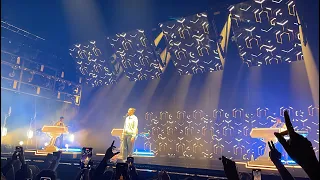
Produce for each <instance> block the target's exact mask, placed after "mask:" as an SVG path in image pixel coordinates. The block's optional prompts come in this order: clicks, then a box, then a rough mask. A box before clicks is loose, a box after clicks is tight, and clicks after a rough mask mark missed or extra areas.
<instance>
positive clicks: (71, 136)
mask: <svg viewBox="0 0 320 180" xmlns="http://www.w3.org/2000/svg"><path fill="white" fill-rule="evenodd" d="M68 139H69V141H70V142H73V141H74V134H70V135H69V137H68Z"/></svg>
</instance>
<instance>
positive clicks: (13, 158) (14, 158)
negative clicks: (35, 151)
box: [11, 151, 18, 161]
mask: <svg viewBox="0 0 320 180" xmlns="http://www.w3.org/2000/svg"><path fill="white" fill-rule="evenodd" d="M11 160H12V161H14V160H18V155H17V152H16V151H15V152H14V153H13V154H12V158H11Z"/></svg>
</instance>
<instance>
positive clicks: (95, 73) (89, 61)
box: [69, 41, 116, 87]
mask: <svg viewBox="0 0 320 180" xmlns="http://www.w3.org/2000/svg"><path fill="white" fill-rule="evenodd" d="M69 53H70V55H71V56H72V58H73V59H74V60H75V61H76V65H77V69H78V70H79V71H80V73H81V74H82V75H83V76H84V78H85V83H86V84H89V85H90V86H92V87H97V86H102V85H109V84H114V83H115V82H116V73H115V71H114V67H113V65H112V63H111V61H112V60H111V59H110V58H107V57H108V56H106V53H104V52H103V49H102V48H98V47H97V43H96V41H89V42H88V43H83V44H75V45H74V46H73V47H72V48H71V49H69Z"/></svg>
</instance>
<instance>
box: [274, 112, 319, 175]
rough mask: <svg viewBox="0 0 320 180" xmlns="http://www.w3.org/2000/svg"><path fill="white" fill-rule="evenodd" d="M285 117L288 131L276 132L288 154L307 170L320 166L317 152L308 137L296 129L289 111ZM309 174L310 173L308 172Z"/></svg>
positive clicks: (285, 113)
mask: <svg viewBox="0 0 320 180" xmlns="http://www.w3.org/2000/svg"><path fill="white" fill-rule="evenodd" d="M284 118H285V123H286V126H287V131H285V132H282V133H274V135H275V136H276V137H277V139H278V141H279V142H280V143H281V145H282V146H283V148H284V149H285V150H286V151H287V153H288V155H289V156H290V157H291V158H292V159H293V160H294V161H295V162H296V163H298V164H299V165H300V166H301V167H302V168H303V169H304V170H305V171H306V172H307V171H309V172H310V170H313V169H314V168H318V167H319V162H318V160H317V158H316V154H315V152H314V150H313V147H312V144H311V142H310V141H309V140H308V139H307V138H305V137H303V136H302V135H300V134H298V133H296V132H295V131H294V128H293V126H292V123H291V121H290V117H289V114H288V111H285V112H284ZM285 135H289V137H290V138H289V140H288V141H287V140H285V139H284V136H285ZM315 172H316V173H318V172H317V171H313V172H312V174H314V173H315ZM307 174H308V175H309V173H308V172H307ZM318 174H319V173H318ZM309 177H310V175H309ZM310 178H311V177H310ZM311 179H312V178H311Z"/></svg>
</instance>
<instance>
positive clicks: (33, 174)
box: [1, 111, 320, 180]
mask: <svg viewBox="0 0 320 180" xmlns="http://www.w3.org/2000/svg"><path fill="white" fill-rule="evenodd" d="M284 117H285V124H286V126H287V130H286V131H284V132H281V133H275V134H274V135H275V137H276V138H277V140H278V141H279V143H280V144H281V145H282V146H283V148H284V149H285V151H286V152H287V153H288V155H289V156H290V157H291V158H292V159H293V160H294V161H295V162H296V163H297V164H299V165H300V166H301V167H302V168H303V170H304V171H305V172H306V174H307V175H308V177H309V178H310V179H311V180H319V179H320V171H319V170H320V164H319V161H318V159H317V157H316V154H315V151H314V149H313V147H312V144H311V142H310V141H309V140H308V139H307V138H305V137H303V136H301V135H300V134H298V133H296V132H295V130H294V128H293V125H292V123H291V121H290V117H289V114H288V112H287V111H285V112H284ZM284 136H289V137H290V138H289V139H288V140H286V139H285V138H284ZM268 145H269V148H270V152H269V156H270V160H271V161H272V162H273V164H274V165H275V167H276V168H277V169H278V172H279V174H280V176H281V178H282V179H283V180H292V179H294V177H293V176H292V175H291V174H290V172H289V171H288V170H287V169H286V168H285V166H284V165H283V163H282V162H281V153H280V152H279V151H278V150H277V149H276V148H275V145H274V142H272V141H271V142H268ZM115 148H116V147H115V146H114V142H113V143H112V144H111V146H110V147H109V148H108V149H107V151H106V153H105V156H104V157H103V159H102V160H101V162H100V163H99V165H98V166H96V167H93V166H91V167H90V168H89V167H88V168H81V169H80V170H79V172H78V174H77V175H75V176H74V177H75V179H77V180H80V179H81V180H100V179H110V180H111V179H112V180H137V179H145V178H144V177H141V176H139V174H138V172H137V170H136V168H135V166H134V164H133V163H132V162H128V161H127V162H119V163H117V164H116V168H115V170H113V169H110V168H107V164H108V162H109V161H110V160H111V158H112V157H114V156H115V155H116V154H118V153H119V152H115V151H114V150H115ZM60 159H61V152H57V153H55V155H54V156H51V159H49V160H48V162H49V164H48V168H46V169H43V170H40V169H39V168H38V167H37V166H33V165H28V163H26V161H25V157H24V153H23V150H22V151H19V152H17V151H16V152H14V153H13V155H12V158H11V159H10V160H8V161H7V163H6V164H5V165H4V166H2V167H1V179H2V180H3V179H8V180H26V179H36V180H55V179H58V177H57V173H56V170H57V167H58V165H59V162H60ZM221 160H222V164H223V167H224V172H225V175H226V177H227V179H229V180H240V179H253V177H252V176H251V175H250V174H248V173H244V174H242V175H241V176H240V174H239V173H238V170H237V167H236V164H235V162H233V161H232V160H230V159H228V158H226V157H224V156H222V158H221ZM154 179H159V180H169V179H170V175H169V174H168V173H167V172H166V171H161V172H159V173H158V174H157V176H156V177H154ZM186 179H190V180H192V179H195V178H191V177H188V178H186Z"/></svg>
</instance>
